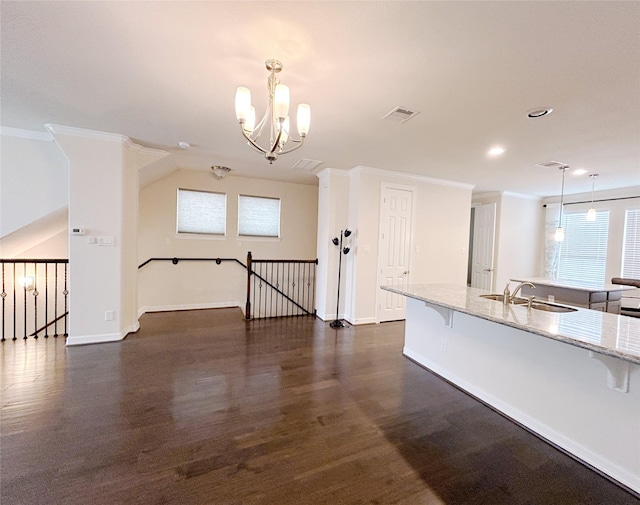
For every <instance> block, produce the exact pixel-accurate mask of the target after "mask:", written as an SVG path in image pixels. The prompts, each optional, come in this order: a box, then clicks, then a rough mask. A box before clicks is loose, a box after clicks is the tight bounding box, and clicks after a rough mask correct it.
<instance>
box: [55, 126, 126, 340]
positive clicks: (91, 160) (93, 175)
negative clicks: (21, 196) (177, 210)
mask: <svg viewBox="0 0 640 505" xmlns="http://www.w3.org/2000/svg"><path fill="white" fill-rule="evenodd" d="M51 130H52V131H53V134H54V137H55V139H56V142H58V144H59V145H60V147H61V148H62V150H63V151H64V153H65V155H66V156H67V158H68V159H69V222H70V226H71V227H78V228H84V229H85V230H86V231H85V233H86V234H85V235H84V236H73V237H71V238H70V241H69V280H68V285H69V314H70V318H69V337H68V338H67V345H77V344H89V343H98V342H108V341H114V340H120V339H122V338H124V337H125V335H126V333H127V332H128V331H131V329H132V328H135V327H136V325H137V318H135V317H134V318H132V313H135V309H133V310H132V309H131V308H129V307H127V306H126V305H127V304H131V294H130V293H129V290H130V289H131V288H127V287H124V285H125V284H127V283H132V282H133V283H135V278H133V279H132V278H131V274H130V272H131V270H130V269H129V268H128V267H127V266H126V265H124V261H127V258H130V257H131V248H135V247H136V243H135V241H134V242H133V244H131V243H130V238H131V235H132V233H135V232H134V231H132V230H135V215H133V214H131V212H132V209H137V203H136V202H135V201H127V200H131V199H134V198H137V194H135V191H134V190H132V189H131V188H125V185H127V184H131V181H132V177H133V176H132V174H131V173H130V171H131V170H134V169H133V167H131V166H129V165H130V164H131V162H132V160H131V158H130V157H128V155H127V153H126V149H127V148H126V147H125V143H124V141H125V139H126V137H122V136H121V135H111V134H104V133H101V132H89V131H86V130H80V129H75V128H67V127H55V126H52V127H51ZM128 172H129V173H128ZM136 176H137V174H136ZM89 239H92V240H93V241H94V243H89ZM111 239H112V240H113V244H112V245H108V244H105V240H106V241H107V242H108V241H109V240H111ZM99 244H103V245H99ZM134 289H135V288H134ZM134 307H135V305H134Z"/></svg>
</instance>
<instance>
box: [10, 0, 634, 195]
mask: <svg viewBox="0 0 640 505" xmlns="http://www.w3.org/2000/svg"><path fill="white" fill-rule="evenodd" d="M0 9H1V15H2V16H1V26H0V28H1V32H0V36H1V58H2V59H1V62H2V65H1V77H2V79H1V90H0V91H1V99H2V109H1V116H0V122H1V124H2V126H6V127H13V128H24V129H29V130H38V131H44V126H43V125H44V124H46V123H54V124H60V125H68V126H74V127H80V128H88V129H93V130H98V131H106V132H111V133H119V134H123V135H126V136H128V137H130V138H131V139H132V140H134V141H135V142H137V143H139V144H141V145H144V146H148V147H155V148H161V149H165V150H168V151H170V152H171V153H172V156H171V157H170V159H168V160H165V161H164V163H163V167H162V168H159V169H158V170H163V171H166V170H167V169H168V168H167V167H169V169H171V167H180V168H190V169H199V170H209V167H210V166H211V165H214V164H220V165H227V166H229V167H231V168H232V169H233V170H234V171H235V173H236V174H238V175H245V176H256V177H265V178H273V179H280V180H288V181H298V182H302V183H307V184H315V183H316V178H315V176H314V174H313V173H304V172H299V171H295V170H292V169H291V166H292V165H293V164H294V163H295V162H296V161H297V160H298V159H299V158H309V159H315V160H321V161H323V164H322V165H321V166H320V167H319V169H322V168H324V167H333V168H346V169H348V168H352V167H354V166H369V167H375V168H381V169H386V170H399V171H403V172H409V173H415V174H422V175H426V176H431V177H437V178H442V179H449V180H453V181H459V182H465V183H470V184H475V185H476V190H477V191H495V190H503V191H512V192H518V193H525V194H531V195H540V196H546V195H553V194H557V193H558V192H559V183H560V174H559V173H558V171H557V170H550V169H542V168H537V167H535V164H536V163H538V162H543V161H548V160H558V161H561V162H564V163H567V164H568V165H569V166H570V167H571V168H572V169H573V168H584V169H586V170H587V171H588V172H590V173H593V172H597V173H599V174H600V177H599V178H598V181H597V183H598V189H612V188H619V187H628V186H633V185H639V184H640V91H639V90H640V35H639V28H638V27H639V26H640V2H573V1H571V2H560V1H556V2H543V1H540V2H537V1H533V2H402V1H383V2H314V1H311V2H268V1H263V2H236V1H233V2H214V1H211V2H207V1H204V2H189V1H180V2H178V1H167V2H128V1H122V2H115V1H114V2H67V1H61V2H2V3H1V4H0ZM268 58H278V59H280V60H281V61H282V62H283V63H284V70H283V71H282V73H281V74H280V78H281V81H282V82H284V83H286V84H287V85H289V87H290V89H291V94H292V103H293V104H294V105H295V104H297V103H299V102H307V103H309V104H310V105H311V108H312V122H311V131H310V134H309V138H308V141H307V143H306V144H305V145H304V146H303V147H302V149H300V150H298V151H296V152H295V153H291V154H288V155H286V156H283V157H281V158H280V159H279V160H277V161H276V162H275V163H274V164H273V165H269V164H268V162H267V161H266V160H265V159H264V158H262V157H261V156H260V155H258V154H257V153H255V152H254V151H252V150H250V149H249V148H248V147H247V146H246V144H245V142H244V141H243V139H242V138H241V136H240V132H239V127H238V124H237V122H236V119H235V113H234V94H235V89H236V87H237V86H239V85H244V86H247V87H249V88H250V89H251V90H252V93H253V101H254V104H255V105H256V109H257V110H258V111H259V112H260V111H262V110H264V106H265V101H266V78H267V71H266V70H265V68H264V61H265V60H266V59H268ZM398 105H400V106H404V107H409V108H412V109H417V110H419V111H421V113H420V114H419V115H417V116H416V117H415V118H413V119H411V120H410V121H408V122H406V123H403V124H401V123H396V122H388V121H382V120H381V118H382V117H383V116H384V115H385V114H386V113H387V112H389V111H390V110H391V109H393V108H394V107H396V106H398ZM547 106H548V107H553V108H554V112H553V114H551V115H549V116H547V117H543V118H539V119H535V120H532V119H529V118H527V117H526V112H527V111H529V110H530V109H533V108H537V107H547ZM179 141H186V142H189V143H190V144H191V146H192V147H191V148H190V149H188V150H186V151H182V150H180V149H179V148H178V147H177V144H178V142H179ZM494 145H502V146H504V148H505V149H506V152H505V153H504V154H503V155H501V156H499V157H494V158H492V157H489V156H487V154H486V152H487V150H488V149H489V148H490V147H492V146H494ZM590 189H591V183H590V180H589V178H588V177H587V176H586V175H584V176H582V177H572V178H570V179H569V180H568V182H567V186H566V190H567V193H578V192H586V191H589V190H590Z"/></svg>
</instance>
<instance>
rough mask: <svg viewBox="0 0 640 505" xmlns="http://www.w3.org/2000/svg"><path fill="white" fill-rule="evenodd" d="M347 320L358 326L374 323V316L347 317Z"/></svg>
mask: <svg viewBox="0 0 640 505" xmlns="http://www.w3.org/2000/svg"><path fill="white" fill-rule="evenodd" d="M347 321H349V324H352V325H354V326H358V325H361V324H376V318H375V317H360V318H357V319H354V320H351V319H347Z"/></svg>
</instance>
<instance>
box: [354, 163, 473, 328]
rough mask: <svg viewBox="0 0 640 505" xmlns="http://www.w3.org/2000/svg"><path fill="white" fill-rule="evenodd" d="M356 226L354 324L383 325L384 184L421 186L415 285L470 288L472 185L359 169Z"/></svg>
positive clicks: (414, 253) (415, 223)
mask: <svg viewBox="0 0 640 505" xmlns="http://www.w3.org/2000/svg"><path fill="white" fill-rule="evenodd" d="M350 175H351V181H350V198H351V201H350V210H349V213H350V216H351V219H353V220H355V221H354V222H352V223H350V226H351V227H352V230H353V231H354V239H353V242H352V244H351V245H352V250H354V254H353V257H351V258H349V260H350V263H349V267H350V270H351V272H350V273H351V274H352V282H351V289H350V290H348V293H349V297H350V298H349V303H351V306H352V307H353V309H352V313H351V314H349V319H348V320H349V321H350V322H351V323H353V324H366V323H373V322H376V321H377V303H378V301H377V299H378V295H379V294H380V287H379V283H380V279H379V276H378V271H379V265H378V261H379V252H378V250H379V237H380V201H381V188H382V184H383V183H388V184H396V185H401V186H411V187H414V188H415V195H416V202H415V203H414V208H415V215H414V216H413V237H412V246H411V247H412V253H411V266H410V274H409V282H410V283H414V284H422V283H454V284H462V285H464V284H466V277H467V261H468V247H469V216H470V209H471V186H468V187H462V186H460V185H456V184H453V183H452V184H447V183H446V181H442V183H439V182H435V181H434V182H430V181H429V180H427V179H424V178H417V177H412V176H409V175H408V174H406V175H402V174H401V173H398V174H393V173H390V172H385V171H379V170H375V169H371V170H369V169H367V168H366V167H358V168H357V169H354V170H352V171H351V172H350Z"/></svg>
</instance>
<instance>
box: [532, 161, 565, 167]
mask: <svg viewBox="0 0 640 505" xmlns="http://www.w3.org/2000/svg"><path fill="white" fill-rule="evenodd" d="M568 166H569V165H568V164H567V163H562V162H561V161H554V160H549V161H543V162H542V163H536V167H542V168H557V169H559V168H561V167H568Z"/></svg>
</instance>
